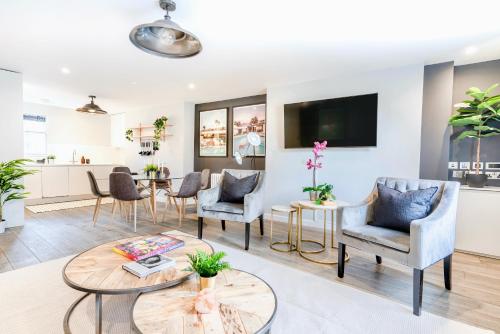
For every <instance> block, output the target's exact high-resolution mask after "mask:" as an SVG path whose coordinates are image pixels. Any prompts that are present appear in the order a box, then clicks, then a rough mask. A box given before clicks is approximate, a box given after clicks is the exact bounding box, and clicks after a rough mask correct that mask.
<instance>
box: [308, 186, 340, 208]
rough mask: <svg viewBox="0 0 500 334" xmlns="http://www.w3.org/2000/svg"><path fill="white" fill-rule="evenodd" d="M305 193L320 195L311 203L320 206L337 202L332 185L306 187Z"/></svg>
mask: <svg viewBox="0 0 500 334" xmlns="http://www.w3.org/2000/svg"><path fill="white" fill-rule="evenodd" d="M303 191H304V192H309V193H311V192H315V193H317V194H318V196H317V198H316V199H314V200H312V199H311V201H314V203H316V204H318V205H325V204H327V203H328V202H329V201H332V200H335V195H333V193H332V191H333V186H332V185H331V184H328V183H325V184H320V185H319V186H316V187H305V188H304V189H303Z"/></svg>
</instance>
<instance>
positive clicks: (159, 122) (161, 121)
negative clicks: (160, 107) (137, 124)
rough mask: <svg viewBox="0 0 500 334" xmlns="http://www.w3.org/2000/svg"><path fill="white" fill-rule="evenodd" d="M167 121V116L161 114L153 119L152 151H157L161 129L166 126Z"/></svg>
mask: <svg viewBox="0 0 500 334" xmlns="http://www.w3.org/2000/svg"><path fill="white" fill-rule="evenodd" d="M167 121H168V117H167V116H162V117H159V118H157V119H156V120H155V121H154V123H153V126H154V130H153V138H154V142H153V150H154V151H158V150H159V149H160V140H161V134H162V132H163V130H165V128H166V126H167Z"/></svg>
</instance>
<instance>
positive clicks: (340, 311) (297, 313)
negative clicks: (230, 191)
mask: <svg viewBox="0 0 500 334" xmlns="http://www.w3.org/2000/svg"><path fill="white" fill-rule="evenodd" d="M211 244H212V245H213V246H214V248H215V249H216V250H222V251H225V252H226V253H227V254H228V260H229V261H230V262H231V264H232V265H233V267H234V268H238V269H242V270H246V271H249V272H251V273H254V274H256V275H258V276H259V277H261V278H263V279H264V280H266V281H267V282H268V283H269V284H270V285H271V286H272V287H273V289H274V290H275V292H276V295H277V297H278V312H277V316H276V319H275V322H274V324H273V327H272V333H273V334H285V333H286V334H300V333H307V334H322V333H325V334H326V333H328V334H330V333H340V334H344V333H345V334H347V333H349V334H357V333H359V334H361V333H363V334H364V333H371V334H378V333H380V334H390V333H394V334H396V333H398V334H399V333H426V334H438V333H439V334H443V333H444V334H446V333H450V334H457V333H459V334H468V333H470V334H472V333H474V334H476V333H477V334H483V333H493V332H492V331H486V330H482V329H479V328H476V327H472V326H469V325H466V324H463V323H460V322H457V321H453V320H449V319H445V318H442V317H439V316H436V315H433V314H430V313H426V312H425V311H424V312H422V316H421V317H415V316H413V314H412V311H411V309H410V308H409V307H406V306H404V305H401V304H399V303H395V302H392V301H390V300H388V299H384V298H381V297H379V296H375V295H372V294H369V293H366V292H363V291H360V290H356V289H354V288H351V287H349V286H347V285H343V284H340V283H336V282H331V281H328V280H326V279H323V278H320V277H316V276H314V275H311V274H308V273H305V272H301V271H298V270H295V269H292V268H290V267H287V266H283V265H280V264H275V263H273V262H270V261H267V260H265V259H262V258H260V257H256V256H253V255H250V254H248V253H246V252H243V251H240V250H235V249H232V248H228V247H225V246H222V245H219V244H216V243H211ZM69 259H70V257H68V258H63V259H59V260H54V261H50V262H46V263H42V264H38V265H34V266H31V267H27V268H23V269H19V270H15V271H11V272H7V273H4V274H0V301H1V302H0V332H1V333H8V334H17V333H19V334H25V333H26V334H28V333H29V334H33V333H36V334H38V333H43V334H52V333H62V332H63V327H62V323H63V317H64V314H65V312H66V310H67V308H68V307H69V305H70V304H71V303H72V302H73V301H74V300H76V298H77V297H78V296H81V294H82V293H81V292H78V291H75V290H72V289H71V288H69V287H67V286H66V285H65V284H64V282H63V280H62V276H61V270H62V268H63V266H64V264H65V263H66V262H67V261H68V260H69ZM131 301H132V298H130V297H126V296H125V297H124V296H121V297H120V296H118V297H104V301H103V309H104V310H103V311H104V318H105V319H104V322H103V330H104V332H105V333H120V334H123V333H129V332H130V326H129V312H128V307H129V305H130V303H131ZM93 322H94V299H93V298H88V299H87V300H86V301H85V302H83V303H82V304H81V306H79V307H78V308H77V309H76V310H75V313H74V314H73V322H72V327H71V329H72V331H73V333H75V334H80V333H93Z"/></svg>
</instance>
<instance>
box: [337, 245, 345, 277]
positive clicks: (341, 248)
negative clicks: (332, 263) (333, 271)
mask: <svg viewBox="0 0 500 334" xmlns="http://www.w3.org/2000/svg"><path fill="white" fill-rule="evenodd" d="M338 256H339V258H338V264H337V276H338V277H339V278H343V277H344V265H345V244H343V243H340V242H339V245H338Z"/></svg>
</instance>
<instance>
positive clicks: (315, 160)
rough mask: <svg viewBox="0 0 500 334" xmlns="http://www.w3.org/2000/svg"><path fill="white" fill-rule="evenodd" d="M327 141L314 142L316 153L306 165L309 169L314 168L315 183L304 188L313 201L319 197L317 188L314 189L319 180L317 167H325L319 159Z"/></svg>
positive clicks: (314, 151) (314, 152)
mask: <svg viewBox="0 0 500 334" xmlns="http://www.w3.org/2000/svg"><path fill="white" fill-rule="evenodd" d="M327 144H328V143H327V141H326V140H325V141H323V142H321V143H320V142H317V141H316V142H314V147H313V150H312V151H313V154H314V157H313V159H311V158H309V159H307V162H306V167H307V169H308V170H310V169H312V170H313V185H312V187H306V188H304V192H309V197H310V199H311V201H315V200H317V199H318V193H317V191H316V190H313V189H315V188H316V185H317V180H316V176H317V175H316V170H317V169H321V168H322V167H323V164H322V163H321V162H320V161H319V160H320V159H321V158H322V157H323V155H321V152H322V151H324V150H326V145H327ZM305 189H310V190H305Z"/></svg>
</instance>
